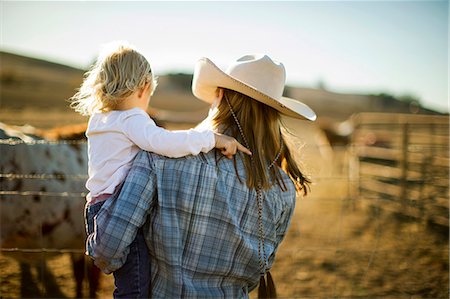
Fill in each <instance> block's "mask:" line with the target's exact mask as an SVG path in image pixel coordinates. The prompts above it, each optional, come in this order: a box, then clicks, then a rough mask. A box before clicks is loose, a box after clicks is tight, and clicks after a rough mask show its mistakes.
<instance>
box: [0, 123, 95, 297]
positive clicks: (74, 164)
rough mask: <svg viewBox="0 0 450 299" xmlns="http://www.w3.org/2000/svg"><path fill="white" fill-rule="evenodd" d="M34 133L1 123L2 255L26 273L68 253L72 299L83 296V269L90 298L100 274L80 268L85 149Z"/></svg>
mask: <svg viewBox="0 0 450 299" xmlns="http://www.w3.org/2000/svg"><path fill="white" fill-rule="evenodd" d="M35 132H37V131H33V128H30V127H12V126H8V125H5V124H3V123H0V141H2V143H1V144H0V202H1V209H0V213H1V215H0V221H1V223H0V228H1V234H0V245H1V248H2V254H7V255H10V256H12V257H14V258H15V259H16V260H17V261H19V263H20V265H21V269H22V270H23V271H26V269H27V267H30V265H31V266H36V265H39V264H42V260H43V258H42V257H43V256H45V258H51V257H52V256H54V255H57V254H60V252H59V250H62V251H64V250H67V251H68V252H71V257H72V261H73V270H74V275H75V279H76V284H77V289H76V296H77V298H79V297H82V281H83V277H84V273H83V272H84V270H85V269H86V268H87V270H88V274H89V278H90V279H89V282H90V294H89V295H90V297H95V292H96V289H97V288H98V280H99V275H100V272H99V271H98V269H97V268H94V266H93V265H92V263H91V262H90V261H88V266H86V265H85V263H84V261H85V260H88V259H87V258H85V256H84V254H83V248H84V240H85V229H84V218H83V211H84V204H85V199H84V197H83V195H84V193H85V192H86V190H85V187H84V184H85V180H86V174H87V151H86V146H87V145H86V143H83V142H73V143H72V142H67V141H66V142H65V143H56V142H53V143H48V142H46V140H44V139H42V138H40V137H38V136H36V135H37V134H36V135H33V134H34V133H35ZM74 249H75V252H73V251H74ZM35 252H38V253H39V252H40V255H39V254H38V255H36V253H35ZM44 261H45V259H44ZM38 272H39V271H38ZM22 275H25V274H24V273H22ZM22 277H23V276H22ZM22 289H23V288H22ZM31 295H33V294H31ZM53 296H56V295H55V294H53Z"/></svg>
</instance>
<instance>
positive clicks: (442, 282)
mask: <svg viewBox="0 0 450 299" xmlns="http://www.w3.org/2000/svg"><path fill="white" fill-rule="evenodd" d="M369 136H372V137H373V135H369ZM419 140H423V139H421V138H419ZM85 144H86V142H85V141H79V140H64V141H45V140H33V141H31V142H24V141H21V140H17V139H6V140H5V139H4V140H0V146H4V147H14V146H28V145H29V146H39V145H40V146H47V145H48V146H52V147H53V146H56V147H57V146H72V145H85ZM316 147H317V148H320V147H324V148H329V145H317V146H316ZM366 148H367V144H358V143H356V142H353V143H352V144H351V145H348V146H347V145H342V146H334V147H332V150H333V152H334V153H335V155H334V156H333V159H332V163H333V165H330V167H333V170H332V171H330V172H328V173H327V174H316V175H313V176H312V180H313V182H314V183H313V192H312V195H311V198H310V199H301V200H299V201H298V202H297V208H296V212H295V214H294V218H293V220H292V223H291V229H290V231H289V233H288V234H287V236H286V239H285V241H284V242H283V244H282V246H281V248H280V249H279V252H278V254H277V262H276V264H275V266H274V274H275V275H276V277H290V278H288V279H284V280H285V281H286V283H284V281H283V279H278V280H276V282H277V287H278V289H279V290H280V293H281V295H282V296H283V297H292V298H296V297H302V298H310V297H332V298H337V297H338V298H350V297H352V298H354V297H386V298H390V297H393V296H396V297H403V296H405V297H408V296H419V297H420V296H423V297H435V298H444V297H443V295H442V294H446V296H447V295H448V283H446V282H448V271H447V269H448V237H447V239H446V238H445V230H447V235H448V227H447V228H445V227H444V228H443V231H444V233H439V232H438V231H437V230H440V229H442V228H436V227H431V228H430V227H429V226H428V225H427V224H426V223H424V222H423V218H420V215H417V217H415V218H412V219H411V218H408V219H406V220H405V219H403V218H398V215H402V214H404V213H403V212H404V211H405V209H404V208H402V206H399V207H394V208H393V211H392V212H394V216H391V214H389V212H388V211H386V209H385V208H384V205H383V204H384V203H385V200H386V199H385V198H384V196H381V195H379V194H377V193H374V192H366V191H365V190H364V189H362V188H361V186H367V184H369V185H370V183H373V181H374V177H373V176H369V175H360V174H355V170H356V169H355V168H354V164H352V163H353V162H354V160H352V159H354V157H355V156H352V153H355V150H356V151H358V150H359V149H366ZM407 149H408V151H411V152H420V151H421V150H423V149H427V150H431V151H436V152H445V151H446V150H448V145H446V144H444V143H439V144H436V143H431V144H430V143H429V144H427V143H421V144H412V143H410V144H409V146H408V147H407ZM358 159H359V158H358ZM0 160H1V159H0ZM352 161H353V162H352ZM336 165H338V166H337V168H338V169H336ZM439 167H444V168H445V166H439ZM358 169H360V168H358ZM364 173H367V172H364ZM447 173H448V172H447ZM447 173H446V172H440V173H435V174H433V179H435V180H438V181H440V182H441V181H442V182H444V183H445V180H447V181H448V174H447ZM377 177H378V176H377ZM86 179H87V175H86V173H66V174H64V173H54V172H45V171H41V172H39V173H18V172H14V171H4V170H2V169H0V186H2V188H1V190H0V198H1V200H2V205H3V204H4V202H5V200H6V199H7V200H8V201H9V202H10V203H11V202H12V204H16V202H17V203H19V202H26V204H25V206H26V207H28V206H29V208H30V209H32V208H33V207H34V209H36V211H34V212H35V213H36V215H38V214H39V212H40V211H41V210H42V206H43V205H47V202H51V204H50V206H52V205H53V206H57V205H58V204H61V203H64V204H67V203H71V204H77V205H78V206H77V209H78V210H76V211H78V214H79V216H81V215H82V213H83V211H82V208H83V205H84V204H83V203H84V198H85V196H86V191H85V190H84V189H80V190H79V191H77V190H70V191H61V190H59V189H58V190H51V189H47V190H45V191H44V190H40V189H39V188H38V189H31V190H23V189H21V190H12V189H7V188H4V186H5V183H12V182H16V181H22V182H27V183H28V184H31V185H32V184H35V183H40V182H45V183H46V184H47V186H49V185H51V184H52V182H55V183H57V182H58V183H61V182H65V183H68V182H76V183H77V184H82V183H83V182H84V181H85V180H86ZM394 184H395V183H394ZM444 185H445V184H444ZM10 186H14V184H11V185H10ZM360 188H361V189H360ZM355 189H358V192H355ZM447 190H448V184H447ZM441 196H442V197H444V198H445V197H447V198H448V192H447V194H441ZM36 197H39V202H37V201H36ZM31 203H33V206H32V204H31ZM64 204H63V205H62V207H63V206H64ZM425 204H428V203H426V202H425ZM447 207H448V205H447ZM38 210H39V211H38ZM61 211H62V213H65V210H64V208H62V209H61V210H60V212H61ZM30 213H33V211H31V212H30ZM431 213H436V215H439V216H440V217H442V215H443V214H442V211H441V210H439V211H434V212H433V211H431ZM33 215H34V214H33ZM61 215H62V214H61ZM430 215H431V216H432V215H433V214H428V215H427V217H428V216H430ZM28 216H30V217H31V216H32V215H31V214H30V215H26V214H24V216H23V217H28ZM48 217H49V218H42V221H37V222H36V223H38V224H37V226H38V228H37V230H36V234H35V241H36V243H38V244H42V246H40V247H38V248H32V247H30V246H26V245H20V246H19V245H15V246H14V245H12V246H3V245H2V248H0V253H1V254H2V255H5V256H6V255H9V254H25V255H27V256H28V255H35V254H40V255H39V256H38V257H37V259H39V260H40V261H41V262H42V263H43V262H44V261H45V259H46V254H49V255H58V254H62V255H67V254H83V253H84V249H83V244H82V243H83V240H81V242H80V244H81V246H78V247H76V246H73V247H70V248H69V247H65V248H63V247H59V248H56V247H49V246H46V245H45V243H46V242H47V240H46V237H45V236H44V235H43V231H45V227H49V228H48V229H49V230H50V229H51V228H52V225H53V224H56V223H57V222H58V221H60V220H61V221H62V220H64V217H62V218H58V217H59V216H58V214H55V215H53V217H56V218H55V219H56V220H58V221H55V222H54V223H53V222H51V221H50V220H48V219H51V217H52V216H51V215H50V216H48ZM444 220H445V219H444ZM446 220H447V222H448V216H447V218H446ZM49 221H50V222H49ZM47 222H48V223H47ZM441 222H442V223H441V224H445V221H441ZM49 223H50V224H49ZM78 225H79V226H81V227H78V230H81V231H84V226H83V223H82V222H79V223H78ZM444 226H445V225H444ZM430 232H431V235H430ZM82 238H83V237H81V239H82ZM21 244H25V243H21ZM0 263H6V262H4V261H2V256H1V255H0ZM1 265H6V264H1ZM436 265H438V266H436ZM445 266H447V267H445ZM437 267H441V268H437ZM66 268H67V267H66ZM8 269H10V270H8ZM11 269H13V268H8V267H6V268H5V267H4V269H3V270H2V271H1V272H0V273H1V274H0V275H1V276H2V277H1V280H2V284H3V285H4V282H5V281H6V282H8V281H9V279H10V278H9V277H10V276H9V274H8V273H11V272H14V271H15V270H11ZM8 271H9V272H8ZM54 271H56V273H59V272H58V271H60V272H61V271H63V270H58V269H55V270H54ZM61 273H62V272H61ZM64 273H66V272H64ZM56 275H63V274H56ZM64 275H67V274H64ZM286 275H287V276H286ZM383 276H384V277H386V278H383ZM389 280H391V283H390V282H389ZM62 285H63V288H64V285H65V284H64V282H62ZM421 285H425V286H426V287H423V288H422V287H421ZM105 288H109V289H108V292H109V294H111V293H110V292H111V290H112V289H111V288H112V285H111V284H110V285H107V286H105ZM12 294H15V293H14V290H10V289H6V288H5V287H4V286H2V290H1V293H0V295H1V296H4V297H18V296H15V295H12Z"/></svg>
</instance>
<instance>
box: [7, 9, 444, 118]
mask: <svg viewBox="0 0 450 299" xmlns="http://www.w3.org/2000/svg"><path fill="white" fill-rule="evenodd" d="M448 15H449V4H448V1H433V0H428V1H288V2H281V1H264V2H257V1H246V2H241V1H224V2H219V1H202V2H192V1H180V2H175V1H165V2H158V1H137V2H130V1H127V2H125V1H97V2H93V1H71V2H69V1H52V2H42V1H28V2H24V1H4V0H0V25H1V32H0V33H1V35H0V49H1V50H3V51H7V52H12V53H17V54H21V55H26V56H31V57H36V58H41V59H45V60H49V61H53V62H58V63H62V64H67V65H70V66H74V67H78V68H82V69H87V68H88V67H89V65H90V64H91V63H92V62H93V61H94V60H95V58H96V56H97V54H98V51H99V49H100V48H101V46H102V45H103V44H105V43H107V42H110V41H114V40H126V41H128V42H129V43H131V44H133V45H135V46H136V47H137V48H138V49H139V50H140V52H141V53H142V54H144V55H145V56H146V57H147V59H148V60H149V62H150V64H151V65H152V69H153V71H154V73H156V74H157V75H163V74H166V73H174V72H186V73H192V72H193V69H194V66H195V62H196V61H197V60H198V59H199V58H200V57H203V56H205V57H208V58H210V59H211V60H212V61H213V62H215V63H216V64H217V65H218V66H219V67H221V68H223V69H226V67H227V65H228V64H229V63H231V62H232V61H234V60H236V59H237V58H239V57H241V56H243V55H245V54H249V53H264V54H268V55H269V56H270V57H271V58H272V59H274V60H277V61H280V62H282V63H283V64H284V65H285V67H286V72H287V84H289V85H293V86H300V87H312V88H315V87H317V86H318V84H319V82H322V83H323V84H324V86H325V88H326V89H328V90H330V91H334V92H342V93H361V94H367V93H381V92H385V93H390V94H392V95H394V96H404V95H410V96H414V97H417V98H419V100H420V102H421V103H422V104H423V105H424V106H426V107H428V108H431V109H435V110H439V111H442V112H448V109H449V101H448V92H449V90H448V81H449V72H448V60H449V52H448V46H449V43H448V40H449V35H448V34H449V32H448V28H449V23H448V22H449V19H448Z"/></svg>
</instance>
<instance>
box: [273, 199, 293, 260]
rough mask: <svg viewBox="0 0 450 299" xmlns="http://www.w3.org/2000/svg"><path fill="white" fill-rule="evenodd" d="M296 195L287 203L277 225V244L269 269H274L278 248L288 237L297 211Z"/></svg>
mask: <svg viewBox="0 0 450 299" xmlns="http://www.w3.org/2000/svg"><path fill="white" fill-rule="evenodd" d="M295 198H296V195H295V193H294V194H293V198H292V200H291V201H290V203H285V206H284V208H283V211H282V212H281V216H280V219H279V220H278V221H277V223H276V242H275V246H274V250H273V253H272V254H271V255H270V256H269V260H268V263H269V268H272V264H273V262H274V260H275V254H276V252H277V250H278V246H279V245H280V244H281V242H282V241H283V239H284V237H285V236H286V233H287V230H288V228H289V225H290V223H291V218H292V215H293V213H294V209H295Z"/></svg>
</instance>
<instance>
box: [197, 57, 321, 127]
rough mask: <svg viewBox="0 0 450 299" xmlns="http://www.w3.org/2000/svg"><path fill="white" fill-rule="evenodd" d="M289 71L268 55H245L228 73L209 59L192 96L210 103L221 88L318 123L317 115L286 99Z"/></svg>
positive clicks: (200, 64)
mask: <svg viewBox="0 0 450 299" xmlns="http://www.w3.org/2000/svg"><path fill="white" fill-rule="evenodd" d="M285 80H286V71H285V69H284V66H283V64H282V63H279V62H274V61H273V60H272V59H270V57H269V56H267V55H245V56H243V57H241V58H239V59H238V60H236V61H235V62H233V63H232V64H231V66H230V67H229V68H228V69H227V70H226V71H225V72H224V71H222V70H221V69H220V68H218V67H217V66H216V65H215V64H214V63H213V62H212V61H211V60H209V59H208V58H201V59H200V60H199V61H198V62H197V64H196V66H195V71H194V78H193V81H192V92H193V93H194V95H195V96H196V97H197V98H199V99H200V100H203V101H205V102H208V103H210V104H211V103H212V102H213V101H214V99H215V97H216V89H217V87H222V88H227V89H231V90H234V91H238V92H240V93H243V94H245V95H247V96H249V97H252V98H254V99H255V100H257V101H259V102H261V103H264V104H266V105H269V106H270V107H272V108H274V109H276V110H278V111H279V112H281V113H283V114H285V115H287V116H291V117H295V118H300V119H307V120H311V121H314V120H315V119H316V114H315V113H314V111H313V110H312V109H311V108H309V107H308V106H307V105H305V104H303V103H302V102H300V101H298V100H294V99H291V98H287V97H283V96H282V95H283V90H284V85H285Z"/></svg>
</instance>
